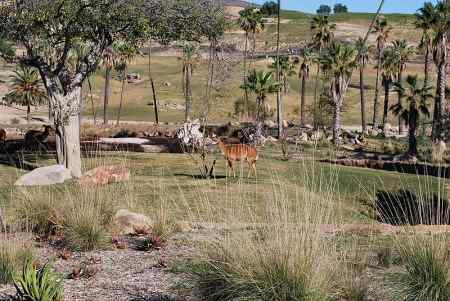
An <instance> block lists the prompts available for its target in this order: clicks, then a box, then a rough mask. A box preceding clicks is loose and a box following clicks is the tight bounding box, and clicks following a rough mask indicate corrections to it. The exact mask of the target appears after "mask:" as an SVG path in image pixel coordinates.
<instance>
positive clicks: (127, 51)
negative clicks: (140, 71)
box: [115, 41, 137, 125]
mask: <svg viewBox="0 0 450 301" xmlns="http://www.w3.org/2000/svg"><path fill="white" fill-rule="evenodd" d="M115 48H116V54H117V63H116V69H117V70H118V71H121V72H122V89H121V92H120V103H119V110H118V112H117V121H116V124H117V125H119V123H120V115H121V113H122V104H123V96H124V92H125V85H126V83H127V80H128V79H127V75H128V64H129V63H130V62H131V61H132V60H133V58H134V57H135V56H136V54H137V48H136V45H131V44H130V43H127V42H124V41H120V42H117V44H116V45H115Z"/></svg>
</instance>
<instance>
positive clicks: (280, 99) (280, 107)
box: [277, 0, 283, 138]
mask: <svg viewBox="0 0 450 301" xmlns="http://www.w3.org/2000/svg"><path fill="white" fill-rule="evenodd" d="M280 2H281V1H280V0H278V14H277V16H278V18H277V19H278V21H277V81H278V82H280V21H281V20H280V9H281V8H280ZM277 121H278V122H277V123H278V138H281V137H283V97H282V95H281V87H279V88H278V91H277Z"/></svg>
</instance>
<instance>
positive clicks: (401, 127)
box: [397, 68, 405, 135]
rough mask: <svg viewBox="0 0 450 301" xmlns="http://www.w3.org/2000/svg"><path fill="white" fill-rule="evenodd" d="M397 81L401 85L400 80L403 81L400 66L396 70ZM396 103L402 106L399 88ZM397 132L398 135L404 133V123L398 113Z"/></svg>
mask: <svg viewBox="0 0 450 301" xmlns="http://www.w3.org/2000/svg"><path fill="white" fill-rule="evenodd" d="M397 81H398V84H399V85H402V81H403V70H402V68H400V70H399V72H398V77H397ZM397 103H398V105H399V106H400V107H401V106H402V94H401V92H400V90H399V92H398V101H397ZM398 133H399V134H400V135H402V134H404V133H405V124H404V121H403V119H402V118H401V117H400V115H399V116H398Z"/></svg>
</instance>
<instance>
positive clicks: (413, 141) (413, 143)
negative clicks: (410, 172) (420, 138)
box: [408, 102, 419, 157]
mask: <svg viewBox="0 0 450 301" xmlns="http://www.w3.org/2000/svg"><path fill="white" fill-rule="evenodd" d="M409 112H410V116H409V122H408V123H409V133H408V155H409V156H413V157H416V156H417V153H418V151H417V138H416V129H417V121H418V120H417V119H418V118H417V117H418V115H419V113H418V112H417V108H416V105H415V103H414V102H411V105H410V109H409Z"/></svg>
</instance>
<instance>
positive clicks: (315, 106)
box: [313, 50, 320, 130]
mask: <svg viewBox="0 0 450 301" xmlns="http://www.w3.org/2000/svg"><path fill="white" fill-rule="evenodd" d="M319 54H320V50H319ZM319 81H320V64H317V74H316V82H315V84H314V104H313V118H314V120H313V125H314V129H315V130H317V126H318V124H317V123H318V122H317V116H316V115H317V90H318V89H319Z"/></svg>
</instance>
